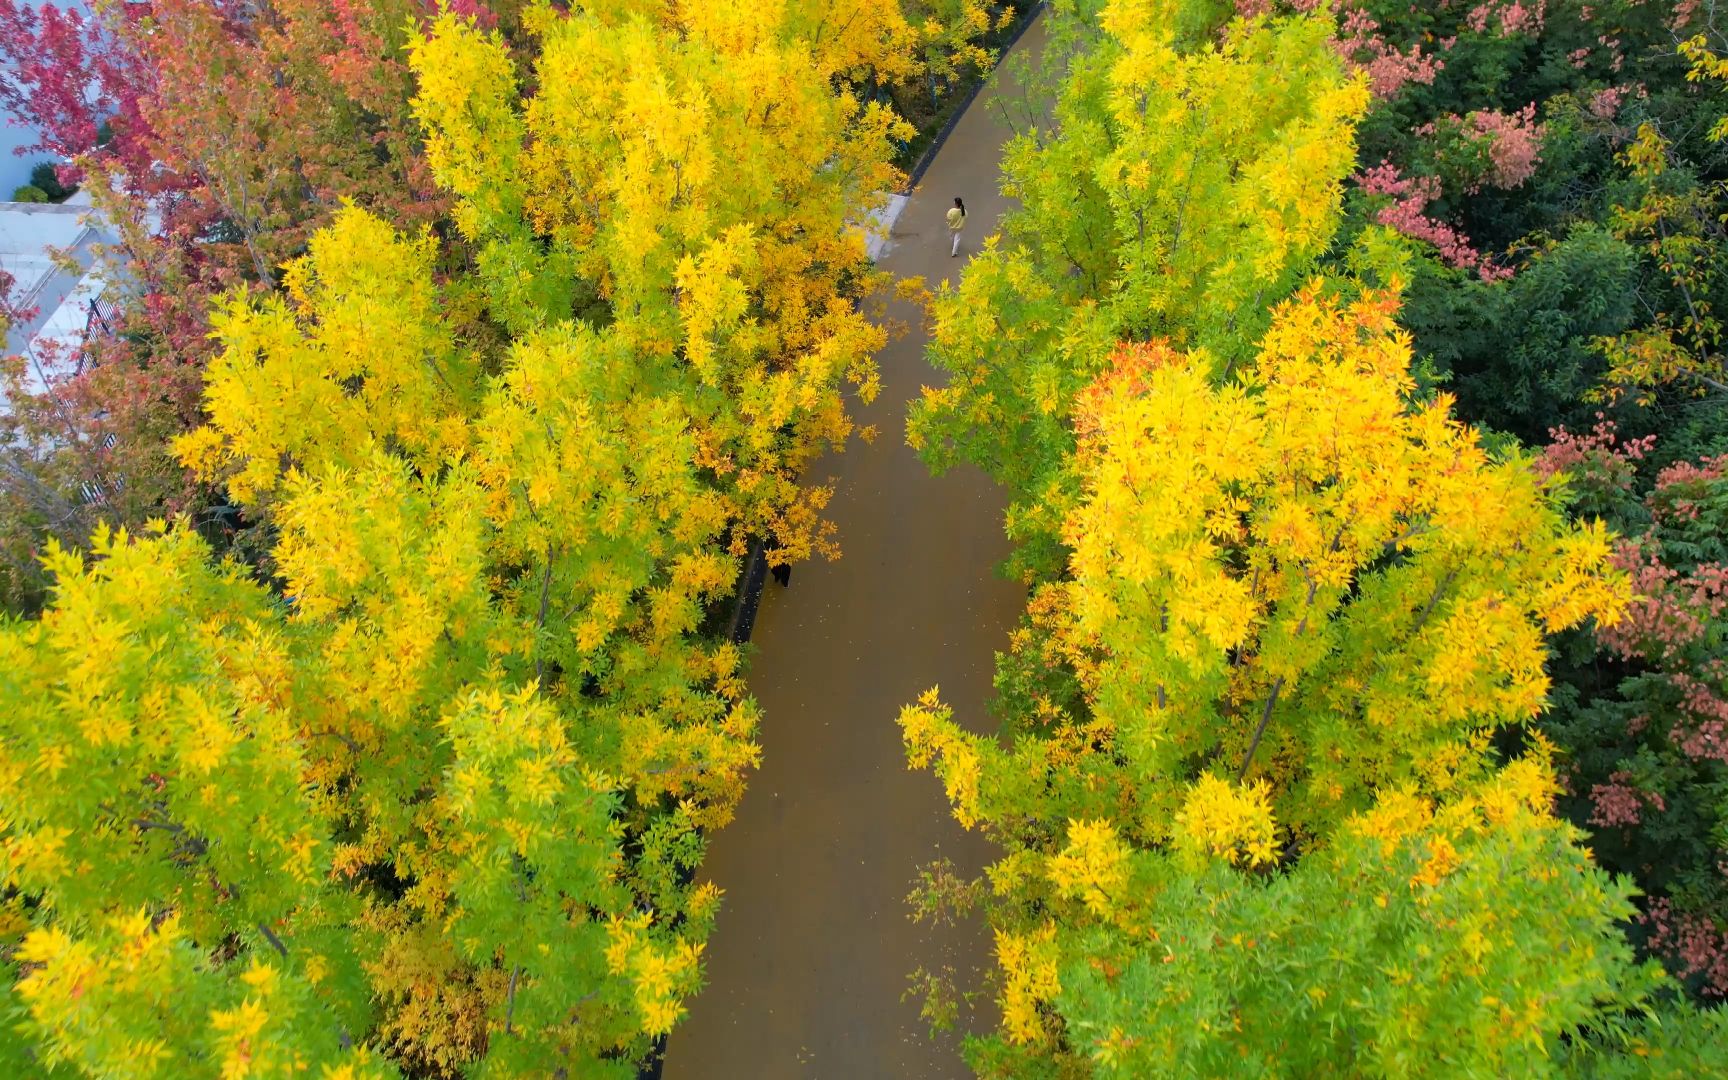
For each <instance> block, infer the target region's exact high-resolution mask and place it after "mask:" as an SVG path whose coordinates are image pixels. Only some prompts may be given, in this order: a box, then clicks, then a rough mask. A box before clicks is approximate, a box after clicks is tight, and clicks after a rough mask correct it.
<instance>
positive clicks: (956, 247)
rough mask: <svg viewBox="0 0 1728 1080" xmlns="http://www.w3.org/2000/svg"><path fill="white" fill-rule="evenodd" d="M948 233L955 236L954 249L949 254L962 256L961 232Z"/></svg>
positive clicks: (957, 230)
mask: <svg viewBox="0 0 1728 1080" xmlns="http://www.w3.org/2000/svg"><path fill="white" fill-rule="evenodd" d="M948 231H949V232H951V233H953V234H954V247H953V248H952V249H951V250H950V251H949V252H948V254H950V255H958V254H960V230H959V229H950V230H948Z"/></svg>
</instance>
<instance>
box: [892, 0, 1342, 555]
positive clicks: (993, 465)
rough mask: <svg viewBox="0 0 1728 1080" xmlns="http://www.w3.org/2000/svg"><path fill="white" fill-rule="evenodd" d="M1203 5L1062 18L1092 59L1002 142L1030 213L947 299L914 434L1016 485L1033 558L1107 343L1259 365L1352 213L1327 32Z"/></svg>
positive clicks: (1014, 218) (1316, 21)
mask: <svg viewBox="0 0 1728 1080" xmlns="http://www.w3.org/2000/svg"><path fill="white" fill-rule="evenodd" d="M1211 9H1212V5H1209V4H1204V3H1198V2H1177V0H1161V2H1150V0H1148V2H1135V3H1129V2H1125V0H1124V2H1116V3H1109V4H1099V3H1095V2H1091V0H1069V2H1065V3H1059V4H1057V5H1056V10H1055V12H1054V13H1053V17H1054V18H1055V20H1056V25H1055V26H1054V27H1053V31H1052V32H1053V33H1056V34H1057V35H1058V38H1059V40H1063V41H1067V40H1071V39H1077V40H1078V42H1079V45H1078V46H1077V47H1078V51H1077V52H1075V53H1074V54H1073V55H1072V56H1068V57H1066V58H1065V66H1064V70H1065V71H1066V77H1065V78H1064V79H1063V81H1062V83H1061V85H1060V86H1059V87H1057V88H1054V89H1053V90H1052V93H1053V95H1054V105H1053V112H1052V114H1051V120H1052V121H1053V126H1051V127H1044V126H1038V127H1034V128H1033V130H1031V131H1028V132H1024V133H1022V134H1021V135H1019V136H1018V137H1016V138H1015V139H1013V140H1012V141H1011V142H1010V143H1009V146H1008V149H1007V152H1006V155H1005V159H1004V163H1003V189H1004V191H1005V192H1007V193H1008V194H1010V195H1013V196H1015V197H1016V198H1017V199H1018V200H1019V201H1020V203H1021V208H1020V209H1019V210H1018V211H1016V212H1015V213H1013V214H1011V215H1010V217H1009V219H1008V221H1007V224H1006V226H1005V228H1004V234H1003V238H1002V240H1001V242H1000V244H999V245H998V246H995V247H989V248H987V249H986V250H985V251H984V252H983V253H982V254H981V255H980V256H979V257H977V258H975V259H973V260H972V262H971V263H970V264H968V266H967V271H966V275H965V278H964V280H963V281H962V282H961V284H960V286H959V287H958V288H957V289H954V290H951V291H948V292H946V293H944V294H942V295H941V296H940V297H938V299H937V301H936V304H935V328H934V331H933V335H932V337H933V345H932V348H931V350H930V358H931V361H932V363H933V364H934V365H935V366H937V367H938V368H940V369H942V370H944V371H946V372H947V373H948V375H949V378H948V381H947V383H946V385H943V386H940V387H934V388H926V389H925V391H924V396H923V399H922V400H921V401H920V402H919V403H918V404H917V405H916V406H915V407H914V409H913V410H912V414H911V417H910V419H909V422H908V432H909V437H910V440H911V442H912V445H913V446H915V447H916V448H918V450H919V451H920V452H921V453H922V454H923V455H924V457H925V459H926V460H927V461H928V462H929V463H930V464H931V465H932V466H934V467H936V468H938V469H940V468H945V467H946V466H947V465H949V464H951V463H952V462H954V461H956V460H964V461H970V462H972V463H974V464H977V465H979V466H981V467H983V468H984V469H986V470H988V471H990V472H991V473H992V474H993V475H994V476H996V477H997V479H998V480H1000V481H1001V482H1002V483H1004V484H1005V485H1006V486H1007V487H1008V488H1009V490H1010V492H1011V493H1012V495H1013V496H1014V498H1015V503H1014V508H1013V510H1012V511H1011V512H1010V529H1011V530H1013V531H1014V532H1015V534H1016V535H1017V537H1019V538H1020V539H1022V540H1023V541H1024V542H1025V544H1026V546H1025V547H1024V549H1023V550H1022V552H1021V554H1020V556H1019V558H1020V559H1021V560H1022V562H1024V563H1026V564H1028V565H1030V566H1040V567H1043V568H1045V569H1048V568H1050V567H1051V566H1052V565H1053V563H1052V561H1051V560H1053V559H1057V558H1059V556H1058V555H1057V554H1056V553H1055V551H1054V547H1055V541H1056V535H1055V534H1056V528H1057V525H1058V521H1059V519H1058V518H1053V517H1052V516H1051V515H1050V513H1048V512H1047V506H1048V505H1053V504H1052V503H1051V499H1052V493H1053V492H1054V491H1055V490H1058V489H1060V490H1068V491H1070V494H1071V485H1070V484H1069V483H1068V481H1067V480H1066V479H1065V478H1064V474H1063V466H1062V462H1063V461H1064V460H1065V459H1066V458H1067V456H1068V455H1070V454H1071V453H1072V452H1073V437H1072V434H1071V431H1070V428H1071V417H1070V416H1069V411H1068V410H1069V403H1070V402H1071V401H1072V400H1073V398H1074V396H1075V395H1076V394H1077V393H1078V392H1079V390H1080V389H1081V387H1083V386H1084V385H1085V384H1086V383H1087V382H1088V381H1089V380H1090V379H1091V378H1092V377H1093V376H1094V375H1095V374H1097V373H1098V372H1099V371H1100V370H1101V367H1102V364H1103V362H1104V358H1105V357H1106V356H1107V355H1108V354H1109V351H1110V348H1111V346H1112V344H1113V343H1114V342H1115V341H1116V340H1118V339H1119V338H1122V337H1136V338H1137V337H1145V336H1162V337H1166V338H1169V339H1170V340H1171V341H1173V342H1174V343H1176V344H1178V345H1181V344H1198V345H1205V346H1206V347H1208V348H1210V349H1212V350H1213V351H1214V352H1215V353H1217V354H1218V355H1220V356H1221V357H1223V358H1224V359H1225V360H1226V361H1227V362H1236V361H1240V360H1241V359H1243V358H1245V357H1247V356H1249V355H1251V354H1252V350H1253V346H1254V343H1255V341H1256V340H1257V339H1258V337H1259V334H1260V332H1261V331H1262V330H1263V329H1264V327H1265V325H1266V310H1267V309H1268V308H1269V307H1270V305H1271V304H1273V303H1275V302H1277V301H1278V300H1279V299H1282V298H1283V297H1285V296H1287V295H1288V294H1289V292H1290V291H1291V290H1292V289H1293V288H1295V287H1296V285H1297V284H1298V283H1299V282H1300V281H1301V280H1302V279H1303V277H1304V276H1305V275H1307V274H1308V273H1309V272H1311V270H1312V269H1313V268H1314V266H1315V264H1316V260H1317V259H1318V258H1319V256H1320V255H1321V254H1322V253H1323V252H1324V251H1325V250H1326V248H1327V246H1328V245H1329V244H1330V242H1331V237H1332V232H1333V230H1334V228H1335V227H1336V225H1337V223H1338V220H1339V212H1340V210H1339V208H1340V205H1341V199H1342V187H1341V185H1342V181H1343V179H1344V178H1345V177H1346V176H1347V175H1348V174H1349V172H1350V170H1351V169H1352V168H1353V167H1354V163H1355V137H1354V124H1355V121H1356V119H1357V118H1358V117H1359V116H1360V115H1361V114H1362V112H1363V110H1364V109H1365V108H1366V106H1367V103H1368V92H1367V89H1366V87H1365V85H1364V84H1363V83H1362V81H1361V80H1360V79H1353V78H1351V77H1349V76H1348V75H1347V74H1346V71H1345V69H1344V65H1343V63H1342V61H1341V60H1340V59H1339V58H1338V56H1337V54H1336V52H1335V51H1334V50H1333V49H1332V47H1331V46H1330V44H1329V38H1328V33H1329V28H1330V24H1329V21H1328V20H1327V18H1325V17H1323V15H1321V14H1317V15H1313V16H1300V17H1293V18H1289V19H1282V20H1278V21H1275V22H1266V21H1264V20H1249V21H1240V20H1238V21H1235V22H1232V23H1230V24H1229V25H1228V26H1226V27H1224V28H1222V29H1221V30H1217V32H1216V33H1213V30H1214V29H1215V28H1214V27H1213V25H1212V24H1211V23H1210V22H1209V21H1204V20H1205V18H1206V16H1207V15H1208V13H1209V12H1210V11H1211ZM1094 23H1095V24H1096V27H1097V28H1096V29H1093V24H1094ZM1201 27H1204V28H1205V30H1204V31H1202V29H1201Z"/></svg>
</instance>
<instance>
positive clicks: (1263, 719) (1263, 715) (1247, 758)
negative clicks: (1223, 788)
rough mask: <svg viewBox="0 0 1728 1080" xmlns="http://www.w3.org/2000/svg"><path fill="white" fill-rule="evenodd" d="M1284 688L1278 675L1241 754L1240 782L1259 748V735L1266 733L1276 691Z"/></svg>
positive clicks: (1276, 694) (1238, 779)
mask: <svg viewBox="0 0 1728 1080" xmlns="http://www.w3.org/2000/svg"><path fill="white" fill-rule="evenodd" d="M1282 689H1284V676H1282V675H1280V676H1278V678H1277V680H1276V681H1275V682H1273V683H1272V693H1271V694H1270V695H1269V696H1268V697H1267V698H1266V707H1265V708H1264V709H1261V710H1260V726H1259V727H1257V728H1255V729H1254V739H1253V741H1252V742H1250V743H1249V744H1248V752H1247V753H1246V754H1244V755H1242V767H1241V768H1240V769H1237V770H1236V782H1237V783H1238V784H1240V783H1241V782H1242V779H1243V778H1244V777H1246V776H1247V775H1248V766H1249V765H1250V764H1252V763H1253V761H1254V751H1256V750H1258V749H1260V736H1262V735H1264V734H1266V725H1267V724H1268V723H1270V722H1271V720H1272V710H1273V709H1274V708H1276V707H1277V705H1278V692H1279V691H1280V690H1282Z"/></svg>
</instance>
